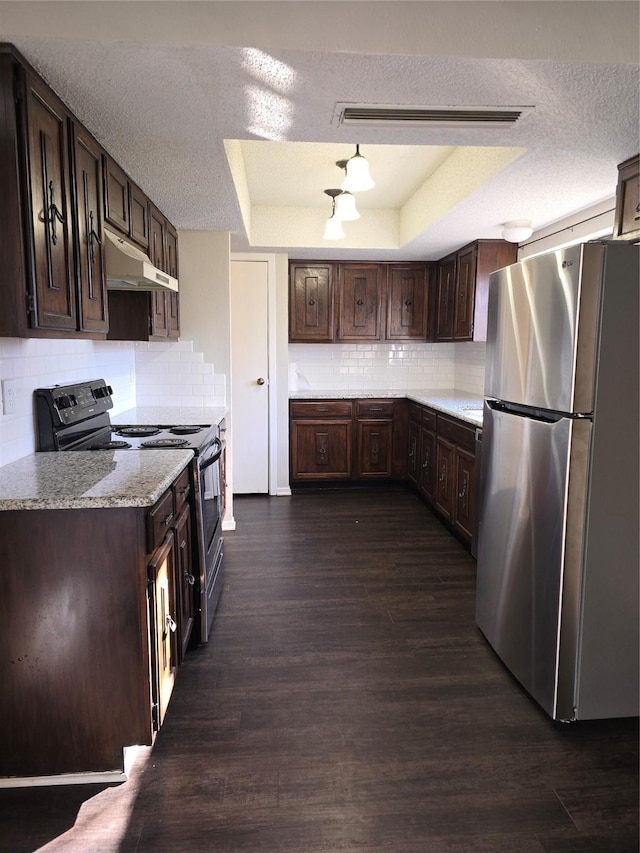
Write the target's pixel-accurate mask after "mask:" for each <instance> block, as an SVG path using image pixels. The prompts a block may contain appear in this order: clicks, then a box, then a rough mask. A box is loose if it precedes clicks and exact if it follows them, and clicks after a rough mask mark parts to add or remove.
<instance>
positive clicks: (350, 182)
mask: <svg viewBox="0 0 640 853" xmlns="http://www.w3.org/2000/svg"><path fill="white" fill-rule="evenodd" d="M345 170H346V173H347V174H346V177H345V179H344V181H343V182H342V189H343V190H344V191H345V192H349V193H361V192H364V190H370V189H373V187H375V185H376V184H375V181H374V180H373V179H372V177H371V175H370V174H369V161H368V160H367V158H366V157H363V156H362V154H361V153H360V146H359V145H356V153H355V154H354V155H353V157H350V158H349V159H348V160H347V162H346V164H345Z"/></svg>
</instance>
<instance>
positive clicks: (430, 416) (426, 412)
mask: <svg viewBox="0 0 640 853" xmlns="http://www.w3.org/2000/svg"><path fill="white" fill-rule="evenodd" d="M422 426H423V427H424V428H425V429H428V430H430V431H431V432H435V431H436V413H435V412H434V411H433V409H425V408H424V407H423V408H422Z"/></svg>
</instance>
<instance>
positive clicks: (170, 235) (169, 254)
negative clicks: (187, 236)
mask: <svg viewBox="0 0 640 853" xmlns="http://www.w3.org/2000/svg"><path fill="white" fill-rule="evenodd" d="M166 248H167V251H166V257H165V264H166V266H165V272H168V273H169V275H172V276H173V277H174V278H178V232H177V231H176V229H175V228H174V227H173V225H171V224H170V223H169V222H167V234H166Z"/></svg>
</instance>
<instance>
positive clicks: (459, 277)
mask: <svg viewBox="0 0 640 853" xmlns="http://www.w3.org/2000/svg"><path fill="white" fill-rule="evenodd" d="M475 283H476V249H475V247H472V248H470V249H468V250H467V251H465V252H464V253H460V254H459V255H458V259H457V268H456V287H455V307H454V326H453V337H454V339H455V340H456V341H470V340H472V339H473V302H474V296H475Z"/></svg>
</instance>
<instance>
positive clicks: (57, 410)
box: [35, 379, 113, 427]
mask: <svg viewBox="0 0 640 853" xmlns="http://www.w3.org/2000/svg"><path fill="white" fill-rule="evenodd" d="M112 394H113V389H112V388H111V386H110V385H107V383H106V382H105V381H104V379H94V380H91V381H89V382H81V383H76V384H74V385H54V386H53V387H51V388H36V391H35V395H36V406H37V409H38V418H40V416H41V415H45V410H46V414H48V416H49V417H50V418H51V420H52V422H53V426H54V427H56V426H68V425H69V424H75V423H78V422H79V421H83V420H85V419H86V418H90V417H93V416H95V415H98V414H100V413H101V412H106V411H107V410H108V409H112V408H113V400H112V398H111V395H112ZM43 407H44V409H43Z"/></svg>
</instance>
